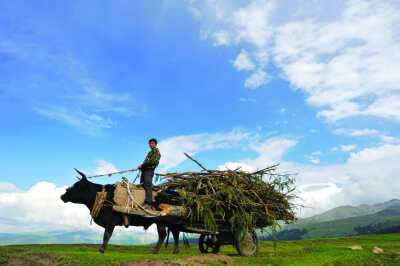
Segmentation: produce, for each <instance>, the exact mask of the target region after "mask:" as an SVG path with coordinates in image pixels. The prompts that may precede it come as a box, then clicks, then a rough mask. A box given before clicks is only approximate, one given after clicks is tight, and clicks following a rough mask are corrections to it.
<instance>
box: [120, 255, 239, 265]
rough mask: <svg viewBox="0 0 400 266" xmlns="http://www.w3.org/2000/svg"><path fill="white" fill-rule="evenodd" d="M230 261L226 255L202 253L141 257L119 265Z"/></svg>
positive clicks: (199, 263) (219, 262) (226, 263)
mask: <svg viewBox="0 0 400 266" xmlns="http://www.w3.org/2000/svg"><path fill="white" fill-rule="evenodd" d="M232 263H233V261H232V258H231V257H229V256H226V255H216V254H204V255H196V256H190V257H186V258H182V259H168V260H154V259H142V260H135V261H128V262H125V263H123V264H121V265H123V266H139V265H140V266H142V265H153V266H165V265H206V264H207V265H210V264H225V265H232Z"/></svg>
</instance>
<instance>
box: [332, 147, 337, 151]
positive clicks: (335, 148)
mask: <svg viewBox="0 0 400 266" xmlns="http://www.w3.org/2000/svg"><path fill="white" fill-rule="evenodd" d="M338 150H339V148H338V147H332V148H331V151H338Z"/></svg>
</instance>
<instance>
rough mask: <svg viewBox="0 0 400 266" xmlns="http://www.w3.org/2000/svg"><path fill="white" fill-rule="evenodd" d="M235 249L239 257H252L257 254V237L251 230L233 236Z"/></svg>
mask: <svg viewBox="0 0 400 266" xmlns="http://www.w3.org/2000/svg"><path fill="white" fill-rule="evenodd" d="M234 243H235V247H236V250H237V251H238V252H239V254H240V255H241V256H245V257H254V256H255V255H257V252H258V237H257V234H256V232H254V231H253V230H251V231H246V232H237V233H236V234H235V242H234Z"/></svg>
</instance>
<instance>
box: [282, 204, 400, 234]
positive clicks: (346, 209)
mask: <svg viewBox="0 0 400 266" xmlns="http://www.w3.org/2000/svg"><path fill="white" fill-rule="evenodd" d="M398 204H400V200H398V199H392V200H389V201H385V202H383V203H377V204H373V205H368V204H362V205H359V206H350V205H347V206H340V207H336V208H333V209H331V210H329V211H326V212H323V213H321V214H318V215H314V216H311V217H309V218H304V219H299V221H298V222H297V223H296V224H311V223H318V222H327V221H333V220H339V219H346V218H350V217H356V216H363V215H368V214H373V213H377V212H379V211H382V210H384V209H386V208H388V207H390V206H394V205H398ZM287 228H288V229H291V228H292V227H291V226H288V227H287Z"/></svg>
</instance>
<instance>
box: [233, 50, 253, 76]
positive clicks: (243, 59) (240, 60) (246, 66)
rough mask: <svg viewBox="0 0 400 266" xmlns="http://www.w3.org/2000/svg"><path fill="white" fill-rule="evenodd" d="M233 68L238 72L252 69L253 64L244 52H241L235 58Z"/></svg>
mask: <svg viewBox="0 0 400 266" xmlns="http://www.w3.org/2000/svg"><path fill="white" fill-rule="evenodd" d="M233 66H234V67H235V68H236V69H237V70H239V71H240V70H252V69H254V64H253V62H251V60H250V58H249V55H248V54H247V52H246V50H242V52H240V54H239V55H238V56H237V57H236V59H235V62H233Z"/></svg>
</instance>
